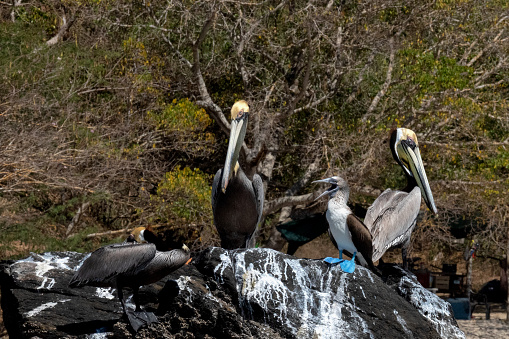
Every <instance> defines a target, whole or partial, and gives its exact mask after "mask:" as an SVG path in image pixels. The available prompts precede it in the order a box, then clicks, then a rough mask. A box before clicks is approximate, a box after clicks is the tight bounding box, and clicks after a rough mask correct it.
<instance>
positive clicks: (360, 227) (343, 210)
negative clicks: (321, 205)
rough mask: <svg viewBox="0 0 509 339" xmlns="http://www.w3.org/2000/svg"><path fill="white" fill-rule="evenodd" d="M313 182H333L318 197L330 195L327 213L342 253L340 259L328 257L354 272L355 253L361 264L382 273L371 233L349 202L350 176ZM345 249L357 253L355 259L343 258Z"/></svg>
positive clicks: (330, 260) (331, 229)
mask: <svg viewBox="0 0 509 339" xmlns="http://www.w3.org/2000/svg"><path fill="white" fill-rule="evenodd" d="M313 182H314V183H315V182H323V183H328V184H331V186H330V188H329V189H328V190H327V191H325V192H323V193H322V194H321V195H320V196H319V197H318V198H316V199H319V198H321V197H322V196H324V195H328V196H329V203H328V206H327V213H326V217H327V221H328V222H329V228H330V231H331V233H332V236H333V238H334V240H335V242H336V245H337V248H338V249H339V253H340V255H339V260H338V259H336V258H325V261H327V262H329V263H336V262H339V264H340V266H341V268H342V269H343V271H345V272H348V273H352V272H353V271H354V270H355V257H357V259H358V260H359V262H360V263H361V265H363V266H368V267H369V268H370V269H371V270H372V271H373V272H375V273H378V270H377V269H376V268H375V266H374V265H373V261H372V260H371V256H372V252H373V247H372V243H371V233H369V230H368V229H367V227H366V226H365V225H364V224H363V223H362V221H360V220H359V219H358V218H357V217H356V216H355V215H354V214H353V212H352V210H351V209H350V208H349V207H348V206H347V202H348V197H349V195H350V188H349V187H348V183H347V182H346V180H345V179H343V178H341V177H337V176H334V177H330V178H327V179H322V180H317V181H313ZM343 251H348V252H349V253H353V257H352V260H351V261H346V260H343V258H342V256H343Z"/></svg>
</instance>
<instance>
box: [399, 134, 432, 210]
mask: <svg viewBox="0 0 509 339" xmlns="http://www.w3.org/2000/svg"><path fill="white" fill-rule="evenodd" d="M397 148H398V155H399V158H400V159H401V161H402V162H403V164H404V165H405V166H406V168H407V170H409V171H410V172H411V174H412V176H413V177H414V178H415V181H416V182H417V185H418V186H419V188H420V189H421V194H422V196H423V198H424V201H425V202H426V205H427V206H428V208H429V209H430V210H431V211H432V212H433V213H435V214H436V213H437V207H436V206H435V201H434V200H433V194H432V193H431V188H430V186H429V182H428V178H427V176H426V171H425V170H424V165H423V163H422V159H421V152H420V151H419V146H417V145H415V144H413V145H410V144H409V143H408V142H407V141H406V140H402V141H401V142H400V143H399V144H398V146H397Z"/></svg>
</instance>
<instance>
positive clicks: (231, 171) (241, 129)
mask: <svg viewBox="0 0 509 339" xmlns="http://www.w3.org/2000/svg"><path fill="white" fill-rule="evenodd" d="M248 117H249V106H248V104H247V102H245V101H244V100H240V101H237V102H236V103H235V104H234V105H233V106H232V109H231V118H232V122H231V130H230V140H229V143H228V152H227V153H226V161H225V164H224V167H223V168H222V169H219V170H218V171H217V173H216V175H215V177H214V182H213V184H212V212H213V214H214V224H215V225H216V228H217V231H218V233H219V236H220V238H221V247H223V248H226V249H235V248H249V247H253V245H254V244H253V242H254V241H253V240H254V236H253V235H254V233H255V230H256V226H257V225H258V223H259V222H260V218H261V216H262V211H263V199H264V196H263V182H262V179H261V178H260V176H259V175H258V174H255V175H254V176H253V181H251V180H249V179H248V178H247V176H246V175H245V174H244V172H243V171H242V169H241V168H240V165H239V163H238V158H239V153H240V148H241V146H242V143H243V142H244V137H245V135H246V127H247V121H248Z"/></svg>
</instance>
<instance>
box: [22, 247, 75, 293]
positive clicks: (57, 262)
mask: <svg viewBox="0 0 509 339" xmlns="http://www.w3.org/2000/svg"><path fill="white" fill-rule="evenodd" d="M27 262H28V263H33V264H34V265H35V275H36V276H37V277H39V278H41V280H42V283H41V285H40V286H39V287H37V289H42V288H46V289H51V288H52V287H53V286H54V285H55V279H54V278H48V277H45V276H44V275H45V274H46V273H47V272H49V271H50V270H53V269H63V270H70V269H71V268H70V267H69V266H67V263H68V262H69V258H68V257H64V258H58V257H55V256H53V255H51V254H50V253H44V254H36V253H31V255H30V257H28V258H26V259H23V260H19V261H17V262H16V263H14V264H13V265H18V264H21V265H24V263H27Z"/></svg>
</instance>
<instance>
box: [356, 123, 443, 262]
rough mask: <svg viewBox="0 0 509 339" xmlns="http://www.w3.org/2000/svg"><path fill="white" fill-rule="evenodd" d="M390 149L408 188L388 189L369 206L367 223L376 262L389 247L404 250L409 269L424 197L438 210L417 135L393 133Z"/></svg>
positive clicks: (431, 208) (434, 209)
mask: <svg viewBox="0 0 509 339" xmlns="http://www.w3.org/2000/svg"><path fill="white" fill-rule="evenodd" d="M390 147H391V151H392V156H393V157H394V159H395V160H396V162H397V163H398V164H399V165H400V166H401V168H403V171H404V172H405V175H406V178H407V186H406V187H405V188H404V189H403V190H401V191H398V190H394V191H393V190H391V189H390V188H388V189H386V190H385V191H384V192H383V193H382V194H381V195H380V196H379V197H378V198H377V199H376V200H375V202H374V203H373V204H372V205H371V206H370V207H369V209H368V211H367V213H366V217H365V218H364V223H365V224H366V226H367V227H368V229H369V230H370V232H371V235H372V236H373V261H377V260H378V259H380V258H381V257H382V255H383V254H384V253H385V251H387V250H388V249H390V248H393V247H402V251H401V254H402V257H403V267H404V268H405V269H408V262H407V250H408V246H409V245H410V237H411V235H412V231H413V229H414V227H415V224H416V221H417V215H418V214H419V210H420V207H421V196H422V197H423V198H424V201H425V202H426V205H427V206H428V208H429V209H430V210H431V211H432V212H433V213H437V208H436V206H435V202H434V200H433V195H432V194H431V188H430V187H429V183H428V178H427V177H426V171H425V170H424V165H423V164H422V159H421V154H420V152H419V144H418V142H417V136H416V135H415V133H414V132H413V131H412V130H409V129H406V128H398V129H396V130H394V131H392V132H391V138H390Z"/></svg>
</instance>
